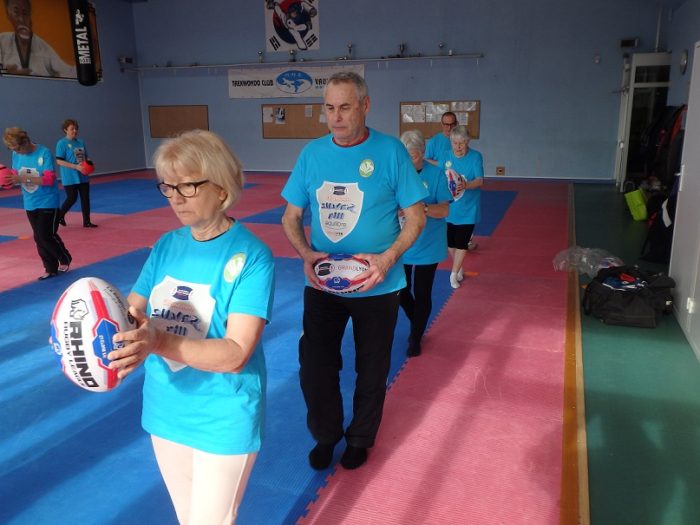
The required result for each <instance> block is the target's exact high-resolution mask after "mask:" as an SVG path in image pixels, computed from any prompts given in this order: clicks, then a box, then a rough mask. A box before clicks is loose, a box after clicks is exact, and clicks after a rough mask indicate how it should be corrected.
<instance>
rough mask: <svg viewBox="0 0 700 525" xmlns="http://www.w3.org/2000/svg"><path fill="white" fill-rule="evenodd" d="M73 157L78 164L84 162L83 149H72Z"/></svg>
mask: <svg viewBox="0 0 700 525" xmlns="http://www.w3.org/2000/svg"><path fill="white" fill-rule="evenodd" d="M73 155H75V160H76V161H77V162H78V164H80V163H81V162H83V161H84V160H85V148H74V149H73Z"/></svg>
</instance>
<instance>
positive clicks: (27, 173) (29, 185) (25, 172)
mask: <svg viewBox="0 0 700 525" xmlns="http://www.w3.org/2000/svg"><path fill="white" fill-rule="evenodd" d="M42 160H44V159H39V164H41V161H42ZM17 173H19V176H20V179H21V180H26V179H27V177H37V176H38V175H39V173H37V171H36V170H33V169H32V168H20V169H19V171H18V172H17ZM22 188H24V191H26V192H27V193H34V192H35V191H36V190H38V189H39V186H37V185H36V184H34V183H33V182H23V183H22Z"/></svg>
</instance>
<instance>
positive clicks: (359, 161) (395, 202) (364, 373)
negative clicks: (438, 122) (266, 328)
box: [282, 72, 428, 470]
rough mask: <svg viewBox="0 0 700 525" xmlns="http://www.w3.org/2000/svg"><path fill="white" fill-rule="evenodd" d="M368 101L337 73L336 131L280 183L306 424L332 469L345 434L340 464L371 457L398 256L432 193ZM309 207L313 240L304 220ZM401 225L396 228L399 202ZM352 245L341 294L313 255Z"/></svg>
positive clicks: (328, 91) (328, 98)
mask: <svg viewBox="0 0 700 525" xmlns="http://www.w3.org/2000/svg"><path fill="white" fill-rule="evenodd" d="M369 108H370V100H369V95H368V93H367V84H366V83H365V81H364V79H363V78H362V77H361V76H359V75H357V74H355V73H347V72H343V73H338V74H335V75H333V76H331V78H330V79H329V81H328V83H327V85H326V88H325V92H324V110H325V114H326V118H327V122H328V128H329V129H330V134H329V135H327V136H324V137H321V138H319V139H316V140H314V141H312V142H310V143H309V144H307V145H306V147H305V148H304V149H303V151H302V152H301V155H300V156H299V159H298V160H297V162H296V165H295V167H294V169H293V171H292V173H291V175H290V177H289V180H288V181H287V184H286V185H285V187H284V189H283V190H282V197H284V199H285V200H286V201H287V207H286V209H285V212H284V216H283V218H282V226H283V228H284V231H285V234H286V235H287V238H288V239H289V241H290V243H291V244H292V246H293V247H294V248H295V249H296V251H297V253H299V255H300V256H301V258H302V259H303V261H304V273H305V275H306V279H307V286H306V288H305V289H304V314H303V330H304V332H303V335H302V337H301V339H300V341H299V363H300V370H299V376H300V381H301V389H302V392H303V394H304V400H305V401H306V406H307V410H308V412H307V425H308V427H309V430H310V431H311V435H312V436H313V438H314V439H315V440H316V446H315V447H314V448H313V449H312V450H311V452H310V453H309V463H310V465H311V467H312V468H314V469H317V470H322V469H325V468H327V467H328V466H329V465H330V464H331V461H332V459H333V450H334V447H335V445H336V443H338V442H339V441H340V440H341V439H342V438H343V437H345V440H346V442H347V447H346V448H345V452H344V453H343V456H342V458H341V461H340V463H341V465H342V466H343V467H344V468H346V469H354V468H357V467H359V466H361V465H362V464H364V463H365V461H366V460H367V455H368V453H367V451H368V449H369V448H370V447H372V446H373V445H374V441H375V437H376V434H377V431H378V429H379V424H380V421H381V418H382V410H383V407H384V397H385V394H386V380H387V377H388V374H389V365H390V358H391V346H392V342H393V338H394V328H395V325H396V319H397V316H398V309H399V291H400V290H401V289H402V288H404V287H405V286H406V280H405V275H404V271H403V265H401V264H397V263H398V262H399V261H400V258H401V255H402V254H403V253H404V252H405V251H406V250H407V249H408V247H409V246H411V244H413V242H414V241H415V240H416V238H417V237H418V235H419V234H420V232H421V230H422V229H423V226H424V224H425V212H424V211H423V202H422V201H423V199H424V198H425V197H426V196H427V195H428V192H427V190H426V189H425V188H424V187H423V183H422V182H421V180H420V178H419V177H418V174H417V173H416V170H415V169H414V167H413V165H412V164H411V159H410V157H409V156H408V153H407V152H406V148H404V147H403V145H402V144H401V143H400V142H399V141H398V140H397V139H396V138H394V137H390V136H388V135H384V134H383V133H379V132H377V131H375V130H373V129H369V128H368V127H367V126H366V124H365V119H366V116H367V113H368V111H369ZM306 208H308V209H309V210H310V212H311V239H310V242H309V241H308V240H307V238H306V233H305V231H304V226H303V214H304V210H305V209H306ZM399 209H403V212H404V215H405V219H406V221H405V224H404V227H403V229H401V228H400V227H399V218H398V210H399ZM331 253H334V254H340V253H345V254H353V255H355V256H357V257H359V258H362V259H365V260H367V261H368V262H369V269H368V270H366V271H365V272H363V273H362V274H360V275H358V279H364V278H366V281H365V282H364V285H363V287H362V288H361V289H360V290H359V291H356V292H353V293H349V294H343V295H337V294H334V293H330V292H327V291H323V290H321V289H320V286H319V284H318V279H317V277H316V276H315V274H314V271H313V263H314V261H317V260H318V259H320V258H323V257H325V256H327V255H328V254H331ZM349 319H352V324H353V334H354V342H355V371H356V372H357V380H356V383H355V392H354V397H353V417H352V421H351V422H350V424H349V426H348V427H347V428H346V429H345V430H343V422H344V421H343V420H344V416H343V399H342V395H341V392H340V384H339V373H340V370H341V368H342V357H341V341H342V338H343V334H344V332H345V328H346V325H347V323H348V320H349Z"/></svg>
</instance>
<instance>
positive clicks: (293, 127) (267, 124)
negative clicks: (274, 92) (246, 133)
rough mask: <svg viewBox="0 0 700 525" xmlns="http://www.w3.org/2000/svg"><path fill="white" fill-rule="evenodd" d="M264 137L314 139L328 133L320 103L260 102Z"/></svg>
mask: <svg viewBox="0 0 700 525" xmlns="http://www.w3.org/2000/svg"><path fill="white" fill-rule="evenodd" d="M260 107H261V110H262V134H263V138H264V139H315V138H318V137H322V136H323V135H326V134H327V133H328V126H327V125H326V116H325V114H324V113H323V105H322V104H262V105H261V106H260Z"/></svg>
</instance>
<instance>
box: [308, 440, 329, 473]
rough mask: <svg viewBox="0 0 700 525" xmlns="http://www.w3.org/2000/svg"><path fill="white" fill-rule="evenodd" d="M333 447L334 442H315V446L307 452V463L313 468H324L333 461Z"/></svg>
mask: <svg viewBox="0 0 700 525" xmlns="http://www.w3.org/2000/svg"><path fill="white" fill-rule="evenodd" d="M333 449H335V443H331V444H328V443H316V446H315V447H314V448H312V449H311V452H309V465H311V468H313V469H314V470H325V469H327V468H328V467H329V466H330V465H331V461H333Z"/></svg>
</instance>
